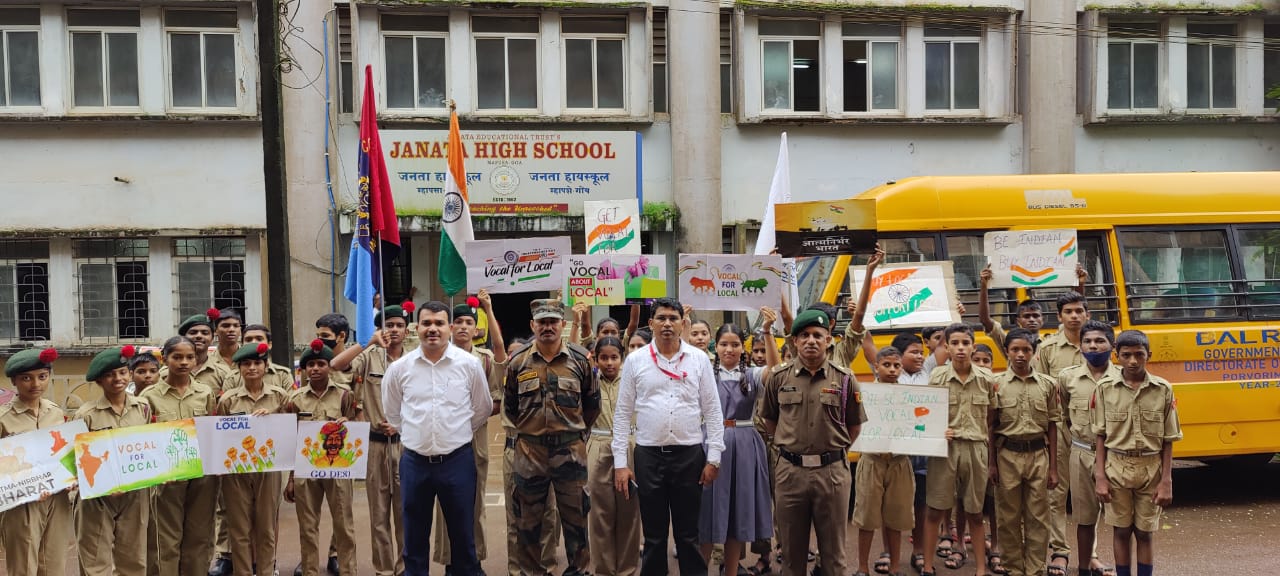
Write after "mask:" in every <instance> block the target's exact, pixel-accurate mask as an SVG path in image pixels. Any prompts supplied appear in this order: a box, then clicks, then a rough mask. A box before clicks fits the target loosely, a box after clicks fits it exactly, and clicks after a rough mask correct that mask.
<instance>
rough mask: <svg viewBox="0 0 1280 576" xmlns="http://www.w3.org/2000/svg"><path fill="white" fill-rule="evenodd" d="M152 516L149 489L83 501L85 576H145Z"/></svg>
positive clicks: (79, 526)
mask: <svg viewBox="0 0 1280 576" xmlns="http://www.w3.org/2000/svg"><path fill="white" fill-rule="evenodd" d="M150 514H151V491H149V490H136V491H133V492H125V493H124V494H113V495H111V496H102V497H99V498H94V499H92V500H84V501H81V502H80V512H79V517H78V519H77V521H76V543H77V544H78V545H79V549H80V574H81V576H145V575H146V573H147V530H146V528H145V526H146V525H147V523H149V522H150V521H151V518H150ZM6 548H7V547H6Z"/></svg>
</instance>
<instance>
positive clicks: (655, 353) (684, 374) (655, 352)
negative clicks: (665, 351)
mask: <svg viewBox="0 0 1280 576" xmlns="http://www.w3.org/2000/svg"><path fill="white" fill-rule="evenodd" d="M649 357H650V358H653V367H654V368H657V369H658V371H659V372H662V373H663V374H666V375H667V376H670V377H671V379H672V380H680V381H684V379H685V378H688V377H689V373H688V372H681V373H679V374H676V373H675V372H672V371H670V370H667V369H666V368H663V367H662V366H660V365H658V350H657V349H656V348H654V347H653V344H650V345H649ZM681 360H684V352H681V353H680V355H679V356H677V357H676V364H679V363H680V361H681Z"/></svg>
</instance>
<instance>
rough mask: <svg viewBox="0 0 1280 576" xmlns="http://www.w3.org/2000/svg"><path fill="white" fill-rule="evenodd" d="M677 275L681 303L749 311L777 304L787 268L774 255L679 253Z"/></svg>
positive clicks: (714, 308)
mask: <svg viewBox="0 0 1280 576" xmlns="http://www.w3.org/2000/svg"><path fill="white" fill-rule="evenodd" d="M677 277H678V282H679V284H680V290H679V295H680V303H681V304H687V305H689V306H693V308H694V309H695V310H743V311H748V312H750V311H755V310H759V309H760V307H761V306H770V307H775V306H778V303H779V302H781V301H782V286H783V284H784V280H785V279H786V277H787V271H786V269H785V268H784V267H783V265H782V258H779V257H777V256H753V255H750V254H681V255H680V268H679V269H678V270H677Z"/></svg>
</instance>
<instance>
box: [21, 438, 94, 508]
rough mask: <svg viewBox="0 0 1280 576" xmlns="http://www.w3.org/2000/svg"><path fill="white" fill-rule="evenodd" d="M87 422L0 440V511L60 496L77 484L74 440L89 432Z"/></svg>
mask: <svg viewBox="0 0 1280 576" xmlns="http://www.w3.org/2000/svg"><path fill="white" fill-rule="evenodd" d="M88 431H89V429H88V428H86V427H85V425H84V420H72V421H70V422H67V423H66V424H63V425H61V426H55V427H53V428H44V429H40V430H33V431H31V432H27V433H25V434H18V435H16V436H8V437H5V438H0V512H4V511H5V510H9V509H11V508H17V507H18V506H21V505H23V504H27V503H29V502H35V501H37V500H40V498H42V497H43V496H44V495H46V494H57V493H58V492H61V491H63V490H66V489H68V488H70V487H71V485H72V484H75V482H76V463H75V457H76V454H75V447H74V446H72V444H71V440H75V437H76V436H77V435H79V434H83V433H85V432H88Z"/></svg>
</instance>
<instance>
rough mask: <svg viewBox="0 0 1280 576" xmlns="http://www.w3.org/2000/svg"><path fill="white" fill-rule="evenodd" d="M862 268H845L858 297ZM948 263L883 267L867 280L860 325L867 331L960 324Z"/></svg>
mask: <svg viewBox="0 0 1280 576" xmlns="http://www.w3.org/2000/svg"><path fill="white" fill-rule="evenodd" d="M866 273H867V272H866V267H865V266H850V267H849V284H850V289H851V290H852V293H853V294H855V295H856V294H860V293H861V292H860V290H862V281H863V278H864V277H865V276H866ZM957 301H958V298H957V297H956V281H955V273H954V272H953V269H952V267H951V262H948V261H942V262H917V263H914V264H883V265H881V266H879V267H877V268H876V272H875V276H874V277H873V278H872V279H871V298H870V300H869V301H868V302H867V311H866V315H865V317H864V319H863V321H862V323H863V324H864V325H865V326H866V327H867V328H872V329H878V328H913V327H921V326H945V325H947V324H951V323H953V322H959V321H960V314H959V312H958V311H956V302H957Z"/></svg>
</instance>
